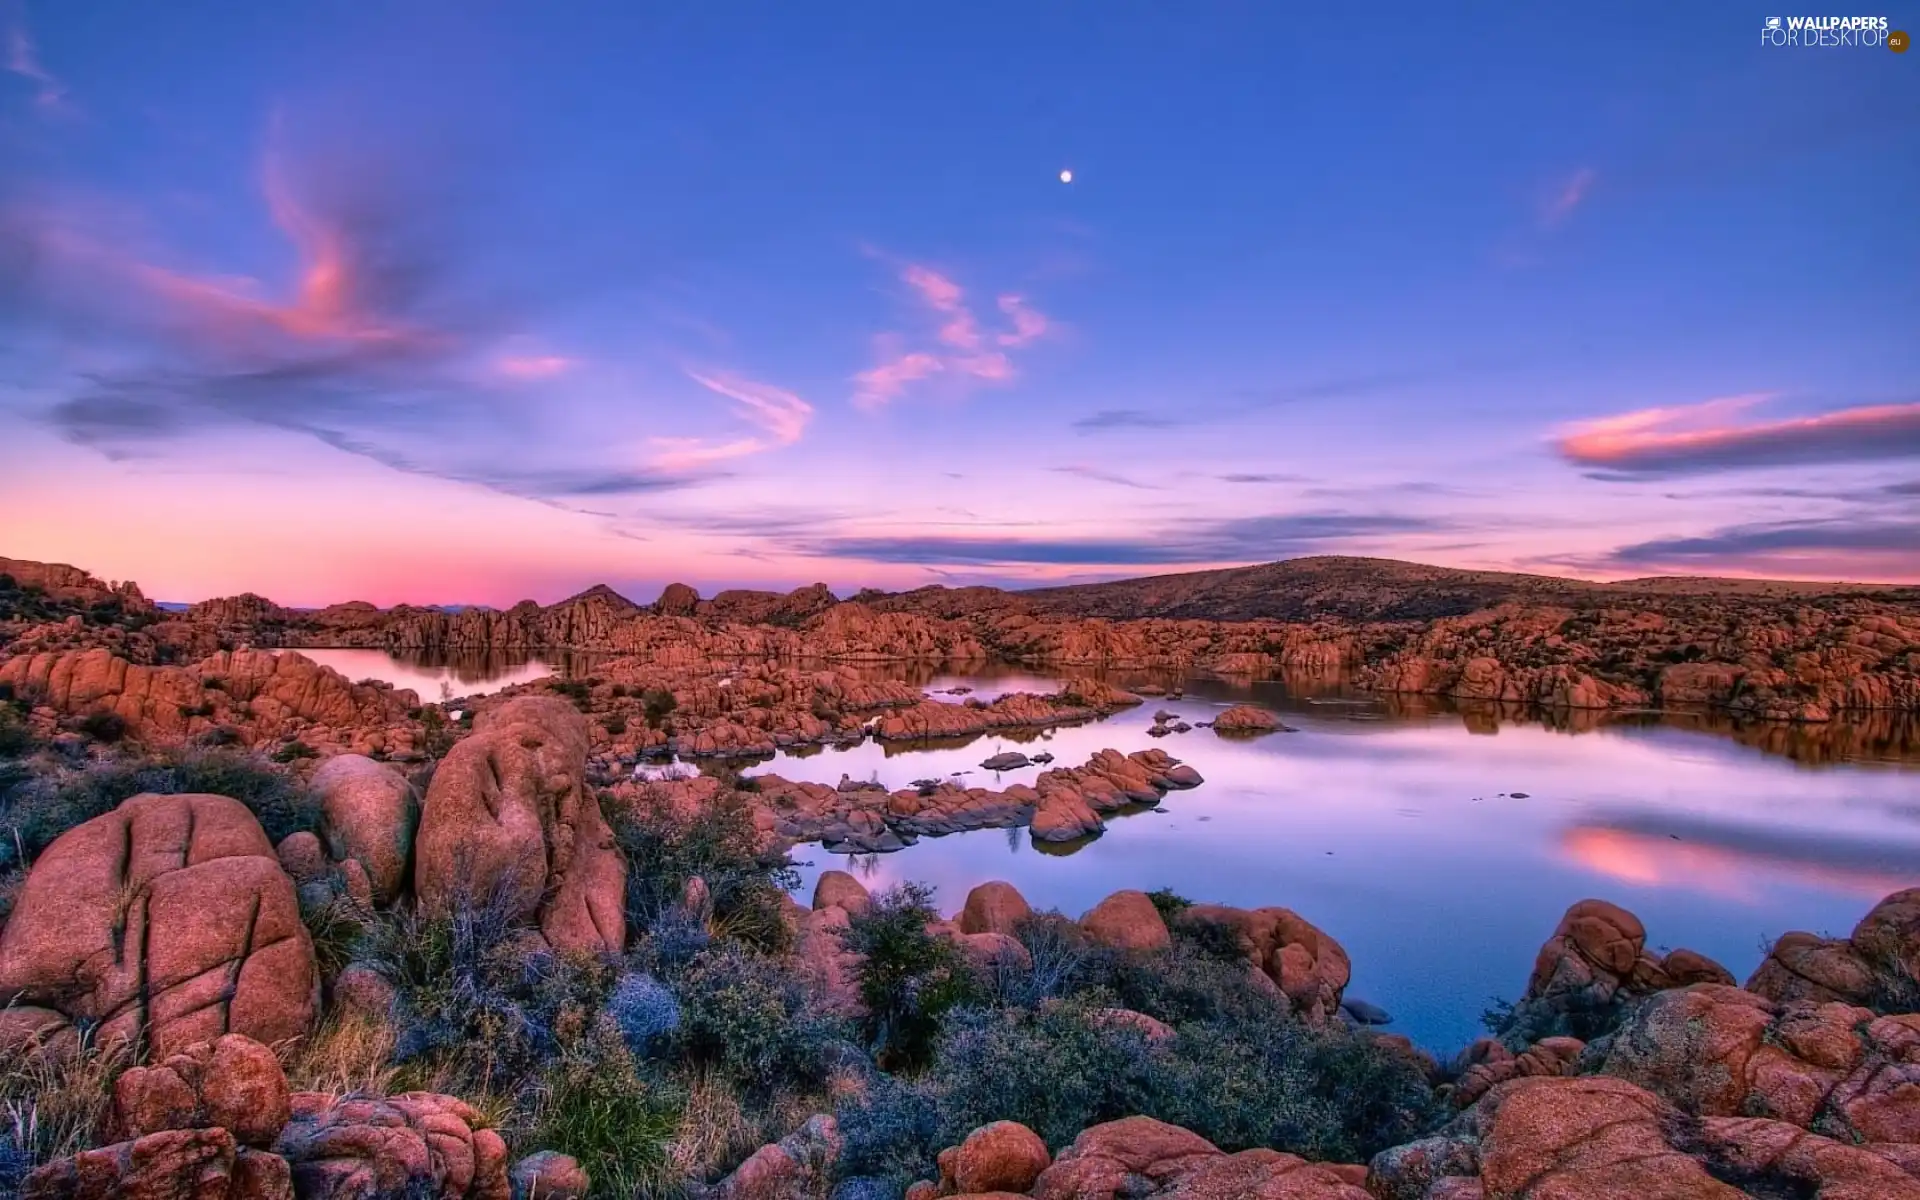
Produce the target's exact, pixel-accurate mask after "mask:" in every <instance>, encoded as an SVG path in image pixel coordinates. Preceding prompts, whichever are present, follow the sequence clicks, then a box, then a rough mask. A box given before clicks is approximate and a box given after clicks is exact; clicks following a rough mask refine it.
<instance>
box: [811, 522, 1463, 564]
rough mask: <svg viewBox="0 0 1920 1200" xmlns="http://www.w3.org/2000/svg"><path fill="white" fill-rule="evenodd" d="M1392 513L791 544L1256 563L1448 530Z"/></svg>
mask: <svg viewBox="0 0 1920 1200" xmlns="http://www.w3.org/2000/svg"><path fill="white" fill-rule="evenodd" d="M1448 527H1449V526H1448V524H1447V522H1445V521H1443V520H1440V519H1438V518H1430V517H1416V516H1407V515H1402V514H1393V513H1385V514H1382V513H1348V512H1307V513H1282V514H1271V515H1262V516H1254V517H1240V518H1234V519H1230V520H1209V521H1184V522H1175V523H1171V524H1168V525H1166V526H1164V527H1162V528H1161V529H1159V530H1156V531H1153V532H1151V533H1148V534H1146V535H1143V536H1140V537H1128V538H1114V537H1086V538H1020V537H969V536H943V535H924V534H908V535H898V536H829V537H817V536H804V537H801V538H800V539H798V540H797V541H795V542H794V543H793V545H792V549H794V550H796V551H798V552H799V553H803V554H811V555H818V556H821V557H827V558H849V559H864V560H868V561H872V562H883V563H895V564H907V565H915V566H929V565H931V566H951V565H963V566H990V565H1039V564H1046V565H1062V566H1115V567H1125V566H1150V565H1151V566H1158V565H1172V564H1183V563H1184V564H1196V565H1198V564H1214V563H1253V562H1268V561H1272V560H1275V559H1282V558H1292V557H1296V556H1298V555H1301V554H1324V553H1330V552H1332V551H1333V550H1335V549H1358V548H1362V547H1365V546H1367V545H1369V544H1371V543H1372V542H1374V541H1375V540H1376V539H1380V538H1383V537H1395V536H1402V535H1407V534H1418V533H1431V532H1435V531H1438V530H1442V529H1445V528H1448Z"/></svg>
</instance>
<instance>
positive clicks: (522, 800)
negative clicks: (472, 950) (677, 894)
mask: <svg viewBox="0 0 1920 1200" xmlns="http://www.w3.org/2000/svg"><path fill="white" fill-rule="evenodd" d="M587 748H588V747H587V722H586V718H585V717H583V716H581V715H580V713H579V711H578V710H576V709H575V708H574V707H573V706H572V705H571V704H568V703H567V702H566V701H564V700H562V699H560V698H559V697H557V696H551V695H528V696H517V697H515V698H513V699H511V700H509V701H507V702H506V703H504V704H502V705H500V706H498V707H496V708H492V709H489V710H488V711H486V712H484V713H482V714H481V716H480V717H479V719H477V720H476V721H475V722H474V733H473V734H472V736H470V737H467V738H465V739H463V740H462V741H461V742H459V743H458V744H457V745H455V746H454V748H453V749H452V750H451V751H450V752H448V754H447V756H446V758H445V759H444V760H442V762H441V763H440V766H439V768H438V769H437V770H436V771H435V772H434V775H433V782H432V783H431V784H430V785H429V786H428V788H427V800H426V805H425V807H424V808H423V809H422V811H421V814H420V831H419V835H418V838H417V841H416V850H415V856H414V864H413V871H414V888H415V892H416V894H417V897H418V899H419V901H420V904H421V906H422V907H423V908H424V909H425V910H426V911H428V912H439V913H447V912H451V911H453V910H454V909H455V908H456V907H458V906H459V905H461V904H464V903H490V902H494V901H496V900H498V901H500V902H503V903H505V904H507V905H508V906H509V907H510V908H511V909H512V913H513V916H514V917H515V918H517V919H519V920H522V921H525V922H527V923H528V924H533V925H537V926H538V927H539V929H540V932H541V933H542V934H544V935H545V936H546V939H547V942H548V943H549V944H550V945H551V946H552V947H553V948H554V949H556V950H581V951H590V952H595V953H611V954H618V953H620V951H621V950H623V949H625V947H626V909H625V903H626V879H627V865H626V860H625V859H624V858H622V857H621V854H620V850H619V848H618V847H617V846H615V844H614V838H613V831H612V829H610V828H609V827H608V825H607V822H606V818H605V817H604V816H603V815H602V813H601V811H600V802H599V800H597V799H596V798H595V797H594V794H593V792H592V791H591V790H589V789H588V787H587V783H586V778H585V776H586V769H587Z"/></svg>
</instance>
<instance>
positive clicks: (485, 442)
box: [0, 130, 810, 507]
mask: <svg viewBox="0 0 1920 1200" xmlns="http://www.w3.org/2000/svg"><path fill="white" fill-rule="evenodd" d="M272 141H273V143H274V145H273V149H272V151H271V152H270V153H269V154H268V155H267V156H266V157H265V160H264V162H263V165H262V168H261V172H260V176H259V180H258V183H259V190H260V194H261V197H262V199H263V201H264V211H265V214H266V215H267V216H268V217H269V218H270V219H271V223H272V225H273V227H274V228H275V229H277V230H278V231H279V233H280V234H281V235H282V236H283V237H284V239H285V240H286V242H287V243H288V244H289V245H290V246H291V247H292V249H293V251H294V255H293V257H294V260H295V261H294V266H293V269H292V270H291V272H290V274H289V276H288V277H287V279H286V280H285V282H284V283H283V284H280V285H279V286H275V285H274V284H271V283H268V282H263V281H261V280H258V279H255V278H251V277H249V276H246V275H243V274H237V273H233V272H221V271H218V270H207V269H204V268H197V267H192V266H185V265H181V263H182V259H181V256H180V255H179V254H178V253H177V252H175V251H172V250H171V249H170V248H168V247H166V246H164V245H161V244H159V243H158V242H156V241H155V240H154V239H153V237H152V236H151V235H150V234H149V233H148V232H147V230H148V228H149V221H148V219H147V215H146V214H144V213H138V212H131V213H130V212H128V211H127V210H126V209H125V208H124V207H123V206H119V205H116V204H114V203H113V202H111V201H107V200H103V199H98V198H95V197H91V196H81V197H77V198H76V197H74V196H71V195H64V194H58V193H48V192H44V191H35V190H33V189H32V188H30V187H26V186H21V187H17V188H14V189H12V190H11V191H10V192H9V194H8V195H7V197H6V198H5V203H4V204H3V205H0V320H4V322H5V324H6V328H7V329H8V331H9V333H10V334H17V335H24V338H23V340H25V339H32V338H44V339H47V340H50V341H51V340H55V339H57V340H58V342H59V343H60V344H63V345H66V346H68V347H69V348H70V349H69V351H68V353H67V354H66V355H65V356H64V361H65V362H66V363H67V364H68V366H67V368H66V369H65V371H64V373H63V374H60V375H56V376H52V377H49V378H48V379H47V380H46V382H45V383H44V385H43V386H42V388H41V389H39V391H38V393H37V395H38V396H52V397H53V399H51V401H50V402H48V401H41V402H39V404H38V407H36V408H33V409H30V410H29V411H30V412H31V413H32V414H33V415H34V416H37V417H38V418H39V419H40V420H42V421H44V422H45V423H46V424H47V425H48V426H50V427H51V428H52V429H53V430H54V431H55V432H57V433H58V434H59V435H60V436H62V437H64V438H65V439H66V440H68V441H70V442H72V443H74V444H76V445H82V446H86V447H90V448H92V449H95V450H97V451H100V452H101V453H103V454H105V455H107V456H108V457H110V458H125V457H129V456H136V455H140V456H151V455H154V454H156V453H160V452H162V451H163V450H165V448H166V446H165V444H166V443H168V442H169V441H170V440H171V441H175V442H177V443H179V444H181V445H186V444H187V443H186V441H185V439H187V438H189V437H192V436H197V435H201V434H209V433H214V432H217V431H220V430H231V429H257V430H266V431H275V432H280V433H285V434H292V435H296V436H300V437H305V438H310V439H312V440H313V441H315V442H317V443H320V444H321V445H324V446H327V447H330V448H332V449H335V450H339V451H342V452H344V453H348V454H353V455H357V456H360V457H363V458H366V459H368V460H370V461H372V462H376V463H379V464H380V465H382V466H385V467H388V468H390V469H392V470H395V471H400V472H404V473H408V474H416V475H426V476H433V477H437V478H441V479H446V480H451V481H455V482H460V483H468V484H474V485H478V486H482V487H486V488H490V489H492V490H495V491H498V492H501V493H503V494H506V495H511V496H515V497H520V498H526V499H536V500H543V501H549V502H555V501H565V500H567V499H568V498H577V497H580V496H587V495H594V496H615V495H629V494H637V493H641V492H649V491H658V490H662V489H667V488H685V487H689V486H694V485H696V484H698V483H700V482H703V481H705V480H706V479H710V478H712V477H713V473H712V472H707V473H704V474H699V473H691V472H690V469H689V467H688V466H687V465H686V464H685V463H682V464H680V465H679V466H678V467H677V469H676V471H675V472H673V475H674V477H673V478H668V477H666V475H665V474H664V473H663V472H662V470H661V469H660V468H658V467H652V468H646V469H642V468H641V467H640V465H639V464H637V463H635V462H633V461H621V455H622V451H621V450H620V449H619V447H620V446H621V445H622V443H623V442H625V443H630V442H631V441H632V440H633V439H632V437H631V436H629V437H621V436H618V435H616V434H614V433H613V432H612V431H609V436H607V437H606V438H605V439H604V440H599V441H591V442H585V441H582V440H581V439H580V438H578V437H574V436H570V431H568V430H567V429H565V428H564V423H563V422H560V421H556V420H554V419H553V412H552V410H551V409H547V408H544V407H542V406H541V405H540V404H539V403H538V402H537V398H536V397H534V396H530V395H528V394H527V392H528V390H529V389H527V388H526V387H525V386H524V385H525V384H527V383H528V382H534V381H546V380H551V379H553V378H556V377H558V376H559V375H561V374H563V373H565V371H566V370H567V369H569V368H570V367H571V366H572V360H570V359H566V358H563V357H561V356H558V355H552V354H545V353H527V352H526V347H527V346H528V344H529V343H530V342H534V339H531V338H530V336H529V333H528V328H527V327H528V325H529V323H530V317H529V314H527V313H524V312H521V311H517V310H515V309H513V308H511V307H509V306H507V305H505V304H503V303H502V302H500V301H498V300H497V299H495V298H494V296H495V290H494V289H492V288H489V287H487V286H485V281H484V280H479V279H476V278H474V277H472V275H471V269H472V263H473V262H474V259H475V256H474V255H473V254H472V253H470V252H469V251H470V249H471V248H470V247H467V246H465V245H464V244H460V243H459V242H458V241H457V238H458V235H457V234H456V233H455V232H454V229H453V223H452V222H449V221H447V220H446V219H445V216H444V213H443V212H442V210H441V208H440V206H438V205H436V204H433V203H429V202H427V201H426V199H425V193H426V192H427V191H430V190H432V189H433V188H434V187H437V186H444V185H445V184H446V182H447V181H445V180H440V179H426V178H421V179H413V178H408V177H403V176H401V175H396V174H395V173H393V167H394V162H393V161H383V162H381V163H376V161H375V160H374V159H373V158H371V157H368V158H338V159H327V160H315V159H309V160H304V161H303V160H299V159H295V158H293V157H290V156H289V155H288V154H287V152H286V150H285V148H284V146H283V145H282V144H281V139H280V138H279V136H278V134H277V130H276V132H275V135H274V137H273V139H272ZM536 344H537V343H536ZM742 394H743V395H747V396H748V397H749V400H751V401H757V402H759V403H760V405H761V408H760V409H756V411H759V412H760V417H759V419H758V421H757V424H758V425H759V426H760V427H761V428H763V429H773V430H774V431H775V432H774V433H772V434H770V435H769V436H773V437H776V438H778V437H783V436H786V432H785V431H786V430H787V429H789V428H790V427H791V426H792V424H793V419H794V418H793V415H792V410H791V408H790V406H787V413H788V415H787V416H785V417H778V416H771V415H768V413H769V412H777V411H780V410H781V409H782V406H783V403H784V402H783V401H781V400H780V399H779V398H778V396H776V395H773V394H772V393H767V394H761V393H758V392H755V393H744V392H743V393H742ZM736 399H738V397H736ZM28 403H32V401H29V402H28ZM743 403H745V402H743ZM20 405H21V402H20V401H18V400H16V401H15V402H14V405H13V406H14V407H16V408H17V407H20ZM747 407H749V408H754V407H755V405H754V404H752V403H748V404H747ZM763 410H764V411H763ZM807 411H810V410H807ZM801 419H802V421H803V420H804V418H803V417H802V418H801ZM682 449H683V453H684V451H685V449H686V448H682ZM720 457H724V456H720ZM705 461H707V462H712V461H717V459H716V457H715V456H714V455H712V454H711V453H709V454H708V455H706V456H705ZM561 506H562V507H571V505H570V504H565V503H563V504H562V505H561Z"/></svg>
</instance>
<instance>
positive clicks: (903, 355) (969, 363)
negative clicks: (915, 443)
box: [853, 263, 1052, 409]
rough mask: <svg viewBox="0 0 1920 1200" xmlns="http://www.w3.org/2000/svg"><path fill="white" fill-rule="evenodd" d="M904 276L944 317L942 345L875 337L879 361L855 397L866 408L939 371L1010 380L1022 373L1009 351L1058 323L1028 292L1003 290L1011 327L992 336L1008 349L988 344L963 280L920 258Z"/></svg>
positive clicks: (938, 333) (1003, 309) (938, 336)
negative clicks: (907, 345) (909, 344)
mask: <svg viewBox="0 0 1920 1200" xmlns="http://www.w3.org/2000/svg"><path fill="white" fill-rule="evenodd" d="M900 278H901V280H902V281H903V282H904V283H906V285H907V286H908V287H910V288H912V289H913V292H914V293H915V294H916V295H917V296H918V297H919V299H920V301H921V303H922V304H924V305H925V306H926V307H927V309H929V310H930V311H931V312H932V313H933V314H934V315H935V316H936V317H938V318H939V322H938V325H937V327H936V328H935V331H934V338H935V340H936V341H937V342H938V343H939V348H926V349H913V350H907V349H904V348H903V346H902V342H901V339H900V337H899V335H897V334H884V335H882V336H881V337H879V338H877V339H875V345H876V350H877V355H876V357H877V359H878V361H876V362H875V363H874V365H873V366H871V367H869V368H867V369H866V370H864V371H862V372H860V373H859V374H858V375H855V376H854V383H855V385H856V386H855V390H854V397H853V402H854V404H855V405H856V406H858V407H860V408H865V409H874V408H879V407H882V406H884V405H886V404H888V403H890V402H892V401H893V400H895V399H898V398H899V397H900V396H901V395H902V394H904V393H905V392H906V391H907V390H908V389H909V388H910V387H911V386H912V385H913V384H915V383H918V382H920V381H921V380H924V379H930V378H932V377H933V376H935V375H948V376H952V377H958V378H964V379H973V380H978V381H981V382H983V383H996V384H997V383H1005V382H1007V381H1009V380H1011V379H1013V378H1014V377H1015V375H1016V374H1017V372H1016V371H1015V369H1014V364H1013V360H1012V359H1011V358H1009V357H1008V356H1007V354H1006V353H1005V350H1006V349H1013V348H1016V347H1020V346H1024V345H1027V344H1028V343H1030V342H1034V341H1037V340H1038V339H1040V338H1042V337H1044V336H1046V334H1047V332H1048V331H1049V330H1050V329H1051V328H1052V326H1051V323H1050V322H1049V321H1048V320H1047V317H1046V315H1045V314H1044V313H1041V312H1040V311H1038V310H1037V309H1034V308H1031V307H1029V306H1028V305H1027V303H1026V300H1025V298H1024V297H1021V296H1017V295H1013V294H1007V295H1002V296H1001V297H999V300H998V307H999V310H1000V313H1001V315H1002V316H1003V317H1005V318H1006V320H1007V322H1008V324H1009V325H1010V328H1008V329H1006V330H1003V331H1001V332H998V333H995V334H993V335H992V339H991V342H992V345H994V346H997V347H1002V348H1003V349H988V348H986V347H987V344H988V339H987V337H986V336H985V335H983V333H982V331H981V328H980V321H979V318H978V317H977V316H976V315H975V314H974V312H973V310H972V309H971V308H969V307H968V305H967V302H966V293H965V291H964V290H963V289H962V288H961V287H960V285H959V284H957V283H955V282H954V281H953V280H952V279H949V278H948V277H947V276H945V275H943V274H941V273H940V272H938V271H936V270H934V269H933V268H931V267H926V266H922V265H920V264H918V263H908V264H906V265H905V266H904V267H902V268H901V269H900Z"/></svg>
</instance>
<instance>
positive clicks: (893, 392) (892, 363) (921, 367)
mask: <svg viewBox="0 0 1920 1200" xmlns="http://www.w3.org/2000/svg"><path fill="white" fill-rule="evenodd" d="M881 340H882V341H886V340H889V339H884V338H883V339H881ZM945 369H946V364H944V363H943V362H941V361H940V359H939V358H938V357H936V356H935V355H932V354H928V353H926V352H924V351H918V350H916V351H914V352H912V353H910V354H899V355H895V356H894V357H892V358H883V359H882V360H881V361H880V362H878V363H875V364H874V365H873V366H871V367H869V368H867V369H866V370H864V371H862V372H860V373H859V374H858V375H855V376H854V377H853V380H854V382H855V383H856V384H858V385H859V388H858V389H857V390H856V391H855V392H854V396H853V402H854V403H855V404H856V405H858V406H860V407H861V408H878V407H880V406H881V405H884V404H886V403H888V402H889V401H891V400H893V399H895V398H896V397H898V396H899V395H900V393H902V392H904V391H906V390H907V386H908V385H909V384H912V383H916V382H918V381H919V380H922V379H926V378H928V377H929V376H932V375H937V374H939V373H940V372H941V371H943V370H945Z"/></svg>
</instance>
